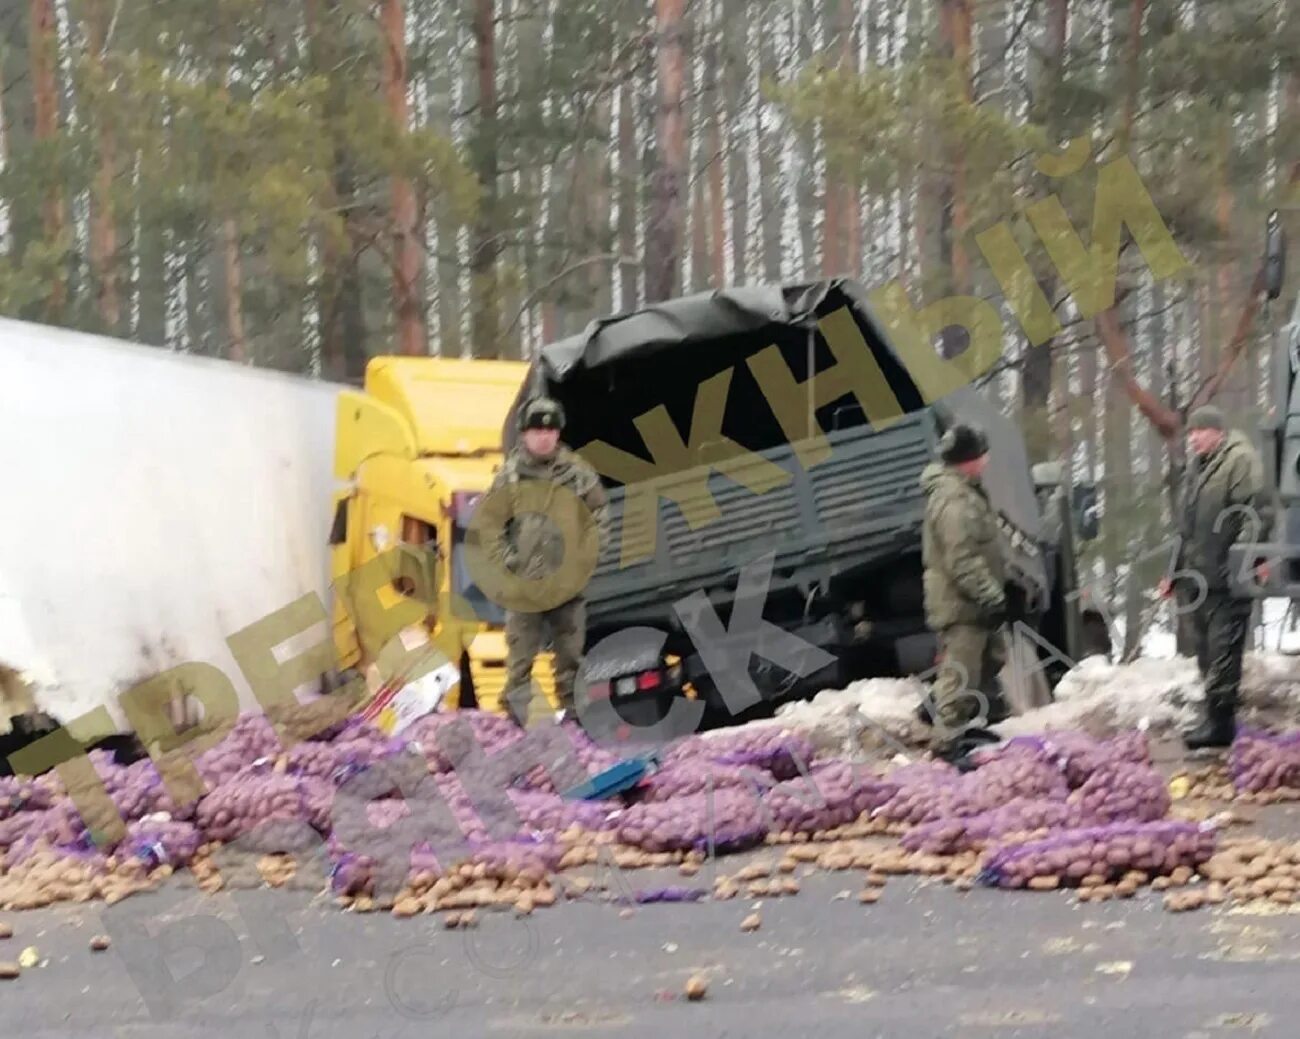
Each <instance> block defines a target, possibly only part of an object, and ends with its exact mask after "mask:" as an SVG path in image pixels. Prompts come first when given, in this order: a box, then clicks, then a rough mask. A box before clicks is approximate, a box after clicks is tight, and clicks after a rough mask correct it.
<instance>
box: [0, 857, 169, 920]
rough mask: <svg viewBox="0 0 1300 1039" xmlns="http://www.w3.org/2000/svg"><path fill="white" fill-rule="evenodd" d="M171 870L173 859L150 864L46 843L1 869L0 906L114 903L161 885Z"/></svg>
mask: <svg viewBox="0 0 1300 1039" xmlns="http://www.w3.org/2000/svg"><path fill="white" fill-rule="evenodd" d="M171 875H172V867H171V866H168V865H162V866H158V867H155V868H154V869H152V870H150V869H148V868H147V867H146V866H145V864H144V863H143V862H141V861H140V860H138V859H125V860H120V861H119V860H118V859H117V858H114V857H111V856H110V857H108V858H104V857H103V856H100V855H96V854H93V853H88V854H86V855H85V856H82V857H72V856H68V855H66V854H61V853H60V852H59V851H58V850H56V849H54V848H48V847H44V848H41V849H39V850H38V851H36V852H35V853H33V854H32V855H30V856H28V857H27V858H26V859H24V860H23V861H22V862H20V863H17V864H14V865H11V866H10V867H9V868H8V869H7V870H6V871H5V872H4V873H3V875H0V908H2V909H12V910H17V909H39V908H41V907H43V906H48V905H53V904H55V903H56V902H89V901H92V900H94V899H100V898H102V899H104V901H106V902H107V903H108V904H109V905H113V904H114V903H116V902H119V901H121V900H122V899H123V898H126V897H127V896H129V895H132V894H135V893H137V892H140V891H148V890H150V889H152V888H154V887H157V886H158V885H159V884H161V883H162V882H163V881H164V880H166V879H167V878H168V877H170V876H171Z"/></svg>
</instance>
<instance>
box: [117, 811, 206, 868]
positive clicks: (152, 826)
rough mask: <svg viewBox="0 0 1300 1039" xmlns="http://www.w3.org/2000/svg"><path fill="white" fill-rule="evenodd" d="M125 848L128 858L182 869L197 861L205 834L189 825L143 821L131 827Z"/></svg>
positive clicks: (175, 822) (132, 824)
mask: <svg viewBox="0 0 1300 1039" xmlns="http://www.w3.org/2000/svg"><path fill="white" fill-rule="evenodd" d="M126 832H127V837H126V841H125V842H124V844H123V848H122V849H121V850H124V851H125V852H126V853H127V854H128V855H130V856H132V857H133V858H137V859H140V860H142V861H143V862H145V863H146V864H147V865H148V866H149V868H150V869H152V868H153V867H155V866H162V865H168V866H173V867H174V866H183V865H185V864H186V863H188V862H189V861H190V860H191V859H193V858H194V856H195V854H197V852H198V850H199V845H201V844H202V843H203V835H202V834H201V833H199V831H198V830H197V829H196V828H195V827H194V826H192V825H191V824H190V823H187V822H178V821H175V820H171V819H148V818H146V819H141V820H139V821H137V822H133V823H131V824H129V825H128V826H127V828H126Z"/></svg>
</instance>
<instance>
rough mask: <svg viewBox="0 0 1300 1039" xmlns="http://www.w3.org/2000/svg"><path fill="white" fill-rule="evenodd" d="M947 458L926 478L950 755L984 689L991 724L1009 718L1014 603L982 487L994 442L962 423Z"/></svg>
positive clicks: (927, 551) (942, 446) (928, 555)
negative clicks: (1006, 630)
mask: <svg viewBox="0 0 1300 1039" xmlns="http://www.w3.org/2000/svg"><path fill="white" fill-rule="evenodd" d="M939 455H940V459H941V461H940V462H936V463H931V464H930V465H928V466H926V468H925V469H924V470H923V471H922V473H921V486H922V488H923V489H924V491H925V496H926V502H925V520H924V525H923V526H922V531H921V552H922V563H923V565H924V568H925V576H924V588H925V614H926V623H927V624H928V625H929V627H930V629H931V630H932V631H934V632H935V633H936V634H937V635H938V637H939V651H940V659H941V667H940V671H939V674H938V677H937V678H936V679H935V683H934V689H933V697H934V701H935V715H936V719H937V721H938V723H939V724H938V726H936V729H935V735H934V738H933V740H932V749H933V750H934V752H935V753H936V754H938V755H940V756H945V757H947V756H951V754H952V753H953V752H954V749H955V748H956V746H957V743H958V737H959V736H960V735H961V733H962V731H963V730H964V729H967V728H968V727H969V726H970V725H971V723H972V722H974V721H975V720H976V718H977V717H978V715H979V712H980V709H981V707H983V706H984V704H982V703H981V701H980V699H979V698H978V697H977V696H976V695H975V693H976V692H978V693H982V694H983V695H984V697H985V699H986V701H987V705H988V717H987V718H986V721H987V723H989V724H993V723H996V722H998V721H1001V720H1004V719H1005V717H1006V708H1005V704H1004V701H1003V700H1002V696H1001V691H1000V682H999V679H998V673H999V672H1000V671H1001V670H1002V667H1003V664H1004V663H1005V662H1006V646H1005V643H1004V641H1003V638H1002V631H1001V629H1002V625H1003V624H1004V623H1005V622H1006V619H1007V598H1006V588H1005V562H1004V560H1003V557H1002V546H1001V543H1000V541H999V537H998V526H997V518H996V515H995V513H994V510H993V506H992V505H991V504H990V502H989V499H988V495H987V494H986V493H985V490H984V487H983V484H982V483H981V476H982V475H983V473H984V470H985V468H986V467H987V465H988V458H989V455H988V440H987V439H986V438H985V436H984V434H983V433H982V432H981V431H980V430H978V429H975V428H974V427H971V426H966V425H955V426H953V427H952V428H951V429H949V430H947V431H946V432H945V433H944V435H943V437H942V439H941V440H940V442H939Z"/></svg>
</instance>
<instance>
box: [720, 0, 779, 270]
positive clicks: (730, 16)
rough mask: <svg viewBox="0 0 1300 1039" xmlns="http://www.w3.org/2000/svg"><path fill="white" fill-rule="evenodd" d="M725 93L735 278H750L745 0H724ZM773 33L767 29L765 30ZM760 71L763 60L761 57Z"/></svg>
mask: <svg viewBox="0 0 1300 1039" xmlns="http://www.w3.org/2000/svg"><path fill="white" fill-rule="evenodd" d="M722 16H723V22H722V24H723V30H722V31H723V47H724V53H723V73H722V76H723V93H724V94H725V101H726V110H727V127H728V138H729V141H728V146H727V171H728V177H727V190H728V193H729V195H730V197H731V280H732V282H734V283H735V284H737V285H743V284H745V281H746V277H745V274H746V268H747V266H748V260H747V253H748V250H749V151H748V149H749V136H748V134H747V133H746V128H747V127H746V123H745V114H746V113H745V109H746V98H745V87H746V84H747V82H748V80H749V55H748V54H747V53H746V48H747V46H748V43H749V8H748V5H747V4H746V3H744V2H743V0H723V6H722ZM761 35H763V36H768V35H770V33H769V32H768V30H767V29H766V27H765V28H764V30H763V32H762V33H761ZM759 64H760V71H761V66H762V60H761V58H760V62H759Z"/></svg>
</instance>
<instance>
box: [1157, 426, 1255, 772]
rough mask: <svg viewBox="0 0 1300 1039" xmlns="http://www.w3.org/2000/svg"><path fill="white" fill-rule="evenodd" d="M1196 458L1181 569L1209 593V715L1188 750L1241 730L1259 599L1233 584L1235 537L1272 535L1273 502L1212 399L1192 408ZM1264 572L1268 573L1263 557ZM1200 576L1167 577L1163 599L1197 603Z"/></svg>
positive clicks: (1199, 618) (1249, 451)
mask: <svg viewBox="0 0 1300 1039" xmlns="http://www.w3.org/2000/svg"><path fill="white" fill-rule="evenodd" d="M1187 443H1188V447H1189V448H1190V454H1191V460H1190V464H1189V465H1188V469H1187V479H1186V482H1185V484H1184V490H1183V501H1182V523H1181V525H1180V527H1181V529H1180V531H1179V532H1180V534H1181V542H1180V545H1179V553H1178V564H1177V566H1178V569H1179V570H1181V571H1190V572H1191V574H1193V575H1195V574H1199V575H1200V576H1201V578H1203V579H1204V581H1205V598H1204V600H1203V601H1202V602H1201V603H1200V604H1199V605H1197V606H1196V607H1195V609H1194V611H1193V613H1192V629H1193V632H1194V633H1195V639H1196V662H1197V665H1198V666H1199V668H1200V672H1201V676H1202V678H1203V679H1204V680H1205V705H1206V706H1205V714H1204V716H1203V718H1202V720H1201V723H1200V725H1198V726H1197V727H1196V728H1195V729H1194V730H1192V731H1191V732H1190V733H1187V734H1185V735H1184V737H1183V742H1184V743H1185V744H1186V745H1187V749H1188V750H1203V749H1206V748H1211V747H1227V746H1230V745H1231V744H1232V741H1233V739H1234V738H1235V736H1236V733H1237V724H1236V716H1237V688H1238V686H1239V685H1240V683H1241V659H1242V655H1243V654H1244V652H1245V649H1246V636H1247V634H1249V631H1250V614H1251V608H1252V607H1253V606H1254V602H1255V601H1254V599H1249V598H1238V597H1235V596H1233V595H1232V593H1231V591H1230V590H1229V575H1230V566H1231V564H1230V563H1229V561H1228V552H1229V550H1230V549H1231V548H1232V546H1233V545H1235V544H1238V543H1240V544H1253V543H1260V542H1264V541H1267V540H1268V535H1269V531H1270V528H1271V526H1272V520H1273V506H1272V502H1271V500H1270V499H1269V496H1268V494H1267V492H1266V491H1265V488H1264V466H1263V463H1262V462H1261V460H1260V457H1259V454H1258V453H1257V452H1256V451H1255V448H1254V447H1253V446H1252V445H1251V443H1250V440H1249V439H1248V438H1247V437H1246V435H1245V434H1244V433H1241V432H1238V431H1237V430H1232V431H1228V430H1227V427H1226V424H1225V422H1224V418H1223V412H1221V411H1220V410H1219V409H1218V408H1216V407H1213V406H1210V405H1206V406H1205V407H1201V408H1197V409H1196V410H1195V411H1193V412H1192V414H1191V416H1190V417H1189V419H1188V424H1187ZM1255 569H1256V574H1257V576H1258V577H1261V578H1264V577H1266V576H1267V570H1266V568H1265V566H1264V564H1262V563H1258V564H1256V567H1255ZM1198 584H1199V582H1197V581H1195V580H1194V579H1187V578H1183V579H1180V580H1179V581H1178V582H1177V585H1178V587H1177V588H1176V589H1175V587H1174V582H1171V581H1170V580H1169V579H1168V578H1165V579H1164V580H1162V581H1161V586H1160V592H1161V595H1163V596H1164V597H1165V598H1168V597H1170V596H1171V595H1172V594H1173V593H1174V591H1175V590H1176V591H1177V592H1178V594H1179V599H1180V600H1181V601H1184V602H1188V601H1190V602H1192V603H1195V601H1196V599H1197V597H1198V596H1199V595H1200V588H1199V587H1197V585H1198Z"/></svg>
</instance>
